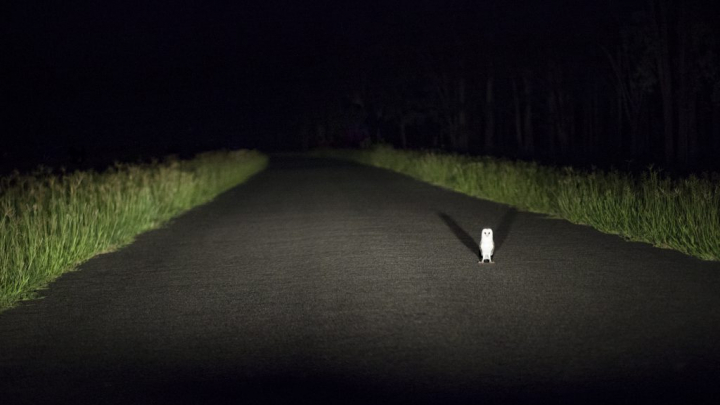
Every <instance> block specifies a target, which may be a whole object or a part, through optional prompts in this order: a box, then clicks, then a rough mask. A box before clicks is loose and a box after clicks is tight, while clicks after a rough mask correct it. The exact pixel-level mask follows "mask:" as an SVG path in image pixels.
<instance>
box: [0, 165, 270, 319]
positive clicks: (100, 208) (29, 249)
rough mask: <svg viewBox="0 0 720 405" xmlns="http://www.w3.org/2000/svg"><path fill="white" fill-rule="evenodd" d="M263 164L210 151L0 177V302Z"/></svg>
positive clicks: (26, 294)
mask: <svg viewBox="0 0 720 405" xmlns="http://www.w3.org/2000/svg"><path fill="white" fill-rule="evenodd" d="M266 165H267V157H266V156H264V155H262V154H260V153H256V152H250V151H235V152H211V153H205V154H202V155H199V156H197V157H196V158H194V159H192V160H188V161H179V160H176V159H167V160H166V161H164V162H162V163H157V162H156V163H153V164H142V165H128V164H118V165H115V166H114V167H113V168H112V169H110V170H108V171H107V172H105V173H95V172H75V173H71V174H66V175H62V176H56V175H51V174H49V173H48V172H47V171H45V172H43V171H40V172H38V173H36V174H34V175H32V176H19V175H14V176H10V177H6V178H2V179H0V310H3V309H6V308H8V307H10V306H12V305H13V304H14V303H16V302H17V301H19V300H22V299H27V298H31V297H33V296H34V291H36V290H38V289H39V288H42V287H43V286H45V285H47V284H48V283H49V282H50V281H52V280H53V279H55V278H57V277H58V276H59V275H61V274H62V273H64V272H67V271H70V270H73V269H74V268H75V267H76V266H77V265H78V264H80V263H82V262H83V261H86V260H87V259H89V258H91V257H92V256H94V255H96V254H98V253H102V252H107V251H110V250H113V249H116V248H118V247H120V246H123V245H126V244H128V243H130V242H131V241H132V239H133V238H134V237H135V235H137V234H139V233H142V232H144V231H147V230H149V229H153V228H156V227H158V226H160V225H161V224H163V223H164V222H166V221H167V220H169V219H170V218H172V217H174V216H177V215H178V214H180V213H182V212H184V211H186V210H188V209H190V208H192V207H194V206H197V205H200V204H203V203H206V202H208V201H210V200H211V199H213V198H214V197H215V196H217V195H218V194H220V193H222V192H223V191H226V190H228V189H230V188H232V187H233V186H235V185H237V184H239V183H242V182H244V181H245V180H247V179H248V178H249V177H250V176H252V175H254V174H255V173H257V172H259V171H261V170H262V169H263V168H264V167H265V166H266Z"/></svg>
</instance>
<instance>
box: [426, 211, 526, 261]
mask: <svg viewBox="0 0 720 405" xmlns="http://www.w3.org/2000/svg"><path fill="white" fill-rule="evenodd" d="M437 215H438V216H439V217H440V219H442V220H443V222H445V225H447V227H448V228H450V230H451V231H452V233H453V234H455V237H456V238H458V240H459V241H460V242H462V244H463V245H465V246H466V247H467V248H468V249H470V251H471V252H472V253H473V254H474V255H477V256H478V258H479V257H480V252H479V240H477V241H476V240H475V239H474V238H473V237H472V236H470V234H469V233H467V232H466V231H465V230H464V229H463V228H462V227H461V226H460V225H458V223H457V222H455V220H454V219H453V218H452V217H451V216H450V215H448V214H446V213H444V212H440V211H438V213H437ZM516 217H517V210H516V209H515V208H508V209H507V211H505V213H504V214H503V216H502V218H500V222H498V224H497V225H496V226H495V228H493V239H494V242H495V253H496V254H497V252H498V251H499V250H500V249H501V248H502V245H503V243H504V242H505V239H506V238H507V235H508V234H509V233H510V227H511V226H512V224H513V223H514V222H515V218H516Z"/></svg>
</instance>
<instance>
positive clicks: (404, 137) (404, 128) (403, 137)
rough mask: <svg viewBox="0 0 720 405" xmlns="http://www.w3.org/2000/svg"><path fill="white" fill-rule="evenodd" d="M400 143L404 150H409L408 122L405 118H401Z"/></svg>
mask: <svg viewBox="0 0 720 405" xmlns="http://www.w3.org/2000/svg"><path fill="white" fill-rule="evenodd" d="M400 142H401V143H402V148H403V149H407V122H406V120H405V118H404V117H403V118H400Z"/></svg>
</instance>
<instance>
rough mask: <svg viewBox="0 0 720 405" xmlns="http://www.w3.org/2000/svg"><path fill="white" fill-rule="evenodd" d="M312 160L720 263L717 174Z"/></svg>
mask: <svg viewBox="0 0 720 405" xmlns="http://www.w3.org/2000/svg"><path fill="white" fill-rule="evenodd" d="M316 155H319V156H325V157H334V158H342V159H348V160H353V161H356V162H359V163H364V164H368V165H372V166H377V167H382V168H386V169H390V170H394V171H396V172H400V173H403V174H406V175H409V176H411V177H414V178H416V179H419V180H422V181H426V182H429V183H432V184H435V185H438V186H442V187H446V188H449V189H452V190H455V191H458V192H461V193H464V194H468V195H471V196H474V197H479V198H483V199H487V200H491V201H496V202H500V203H505V204H509V205H512V206H515V207H517V208H520V209H523V210H526V211H532V212H538V213H545V214H550V215H553V216H557V217H561V218H565V219H567V220H569V221H571V222H574V223H579V224H585V225H590V226H592V227H594V228H596V229H599V230H601V231H603V232H606V233H613V234H618V235H621V236H623V237H625V238H627V239H630V240H635V241H642V242H648V243H651V244H653V245H655V246H659V247H664V248H672V249H676V250H679V251H681V252H683V253H686V254H689V255H692V256H696V257H699V258H701V259H704V260H720V175H718V174H717V173H716V174H712V175H705V176H703V177H702V178H698V177H694V176H691V177H689V178H686V179H682V180H671V179H668V178H663V177H661V176H660V175H659V174H658V172H657V171H653V170H650V171H648V172H646V173H645V174H643V175H642V176H641V177H640V178H635V177H632V176H630V175H627V174H622V173H619V172H610V173H605V172H600V171H594V172H579V171H574V170H572V169H556V168H552V167H547V166H541V165H538V164H535V163H528V162H516V161H508V160H502V159H494V158H488V157H480V158H471V157H465V156H458V155H451V154H437V153H431V152H417V151H400V150H395V149H392V148H390V147H378V148H375V149H372V150H353V151H348V150H325V151H319V152H316Z"/></svg>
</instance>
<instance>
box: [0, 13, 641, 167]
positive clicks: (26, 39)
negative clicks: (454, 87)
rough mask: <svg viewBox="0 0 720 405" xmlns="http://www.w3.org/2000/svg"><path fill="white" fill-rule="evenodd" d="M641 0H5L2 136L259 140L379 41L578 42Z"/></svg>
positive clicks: (59, 145)
mask: <svg viewBox="0 0 720 405" xmlns="http://www.w3.org/2000/svg"><path fill="white" fill-rule="evenodd" d="M639 1H640V0H637V1H620V0H612V1H594V0H593V1H590V0H587V1H583V0H536V1H530V0H525V1H520V0H504V1H497V0H494V1H481V0H468V1H448V0H413V1H410V0H400V1H324V0H323V1H319V0H318V1H313V0H310V1H289V0H284V1H283V0H258V1H213V0H173V1H170V0H168V1H153V0H96V1H88V0H75V1H66V0H65V1H39V0H6V1H3V5H2V6H0V7H2V8H3V10H0V11H1V12H2V16H3V17H2V19H3V21H2V28H1V29H2V41H3V43H2V47H3V52H2V55H3V57H2V58H3V60H4V61H3V62H2V71H1V73H2V77H3V85H2V86H3V87H4V89H3V91H2V109H3V116H4V117H3V121H4V123H3V128H2V131H3V136H5V137H8V138H10V142H9V145H10V149H11V150H26V149H28V148H31V149H32V148H35V149H37V148H44V149H48V151H47V152H43V153H46V154H52V153H53V152H54V151H57V150H64V148H70V147H76V146H82V145H100V146H102V147H104V148H105V149H113V148H115V149H123V148H133V147H135V148H142V147H145V146H147V145H151V146H152V145H154V144H168V143H172V142H178V141H179V140H187V139H193V137H195V138H196V139H197V142H196V143H197V145H198V148H206V147H215V146H231V147H238V146H249V147H254V146H262V142H261V141H262V140H263V139H266V138H267V139H271V138H268V137H273V136H275V133H277V132H282V131H283V130H286V128H285V127H284V126H283V125H280V123H281V122H282V121H283V120H286V119H287V120H289V119H290V115H292V114H296V113H301V112H302V104H303V103H304V102H305V100H307V97H310V98H311V97H312V94H311V93H313V92H314V91H316V90H319V91H321V90H322V87H324V86H334V85H336V84H337V82H336V80H339V79H337V78H338V77H342V75H343V72H345V71H347V72H351V71H353V70H354V69H357V68H358V64H361V65H362V69H365V68H367V67H368V66H374V67H375V69H371V70H372V71H373V72H378V71H379V72H382V71H383V60H382V59H383V57H382V55H383V53H384V52H392V53H401V52H404V51H406V50H408V49H413V48H418V47H424V46H433V47H436V48H442V47H444V44H445V42H447V43H451V42H452V41H453V38H461V39H463V40H465V39H468V38H470V39H472V40H473V41H476V42H473V43H477V44H479V45H478V46H480V45H482V46H486V47H492V48H494V49H495V50H496V51H497V50H500V51H501V52H507V53H508V54H513V53H514V52H523V50H527V49H538V48H537V47H538V46H539V47H540V48H539V49H543V50H546V51H548V52H551V51H552V49H551V48H552V47H553V46H557V47H568V46H569V47H578V48H582V47H585V46H590V44H593V43H595V44H596V43H597V41H598V40H602V38H603V37H604V36H607V35H608V32H610V34H611V35H614V34H615V33H614V32H612V27H613V26H614V24H616V22H617V20H618V18H621V16H623V15H626V14H627V11H628V10H631V9H632V8H633V7H636V4H634V3H638V2H639ZM428 44H431V45H428ZM448 49H449V47H448ZM369 50H372V51H371V52H369ZM478 52H479V53H481V51H478ZM368 58H371V60H368ZM272 139H277V138H272ZM183 142H184V141H183ZM190 143H192V141H191V142H190ZM156 146H157V145H156ZM13 148H14V149H13ZM13 153H14V152H13ZM40 158H41V157H40Z"/></svg>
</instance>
